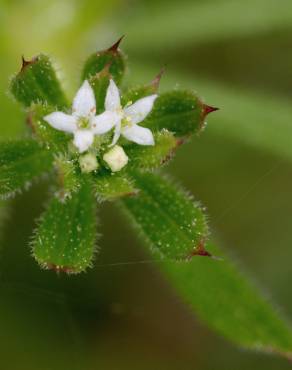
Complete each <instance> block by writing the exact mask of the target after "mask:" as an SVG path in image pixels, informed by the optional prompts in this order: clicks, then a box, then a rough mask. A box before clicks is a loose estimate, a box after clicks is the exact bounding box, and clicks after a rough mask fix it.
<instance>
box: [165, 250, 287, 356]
mask: <svg viewBox="0 0 292 370" xmlns="http://www.w3.org/2000/svg"><path fill="white" fill-rule="evenodd" d="M207 249H208V250H210V251H211V252H212V253H214V254H215V255H220V254H222V253H221V252H220V251H219V250H218V249H217V248H215V247H214V246H213V245H210V246H209V245H208V246H207ZM159 267H160V268H161V269H162V271H163V272H164V273H165V274H166V276H167V278H168V279H169V281H170V282H171V284H172V285H173V286H174V288H175V289H176V291H177V292H178V294H179V295H180V296H181V297H182V298H183V299H184V301H185V302H186V303H188V304H189V305H190V307H191V308H192V309H193V310H194V311H195V312H196V314H197V315H198V316H199V317H200V319H201V320H202V321H204V322H205V323H206V324H207V325H208V326H209V327H210V328H212V329H215V330H216V331H218V332H219V333H220V334H221V335H223V336H225V337H226V338H228V339H229V340H230V341H232V342H235V343H236V344H238V345H240V346H244V347H246V348H249V349H254V350H262V351H266V352H275V353H280V354H282V355H284V356H287V357H290V358H291V357H292V328H291V325H290V324H289V323H288V322H287V321H286V320H285V319H284V318H283V317H282V315H280V313H279V312H277V310H276V309H275V308H274V307H273V305H272V304H271V303H270V302H269V301H268V300H267V299H265V298H264V297H263V295H262V294H261V292H260V291H259V290H258V289H256V288H255V287H254V284H253V283H251V282H250V281H249V280H248V279H246V277H244V275H243V274H242V273H241V272H239V270H238V268H237V266H235V265H234V264H233V263H232V262H231V261H230V260H229V258H228V257H227V256H224V259H223V260H222V261H218V260H215V259H212V258H196V257H194V258H193V259H192V260H191V261H190V262H188V263H173V262H170V261H165V262H164V261H163V262H162V263H160V264H159Z"/></svg>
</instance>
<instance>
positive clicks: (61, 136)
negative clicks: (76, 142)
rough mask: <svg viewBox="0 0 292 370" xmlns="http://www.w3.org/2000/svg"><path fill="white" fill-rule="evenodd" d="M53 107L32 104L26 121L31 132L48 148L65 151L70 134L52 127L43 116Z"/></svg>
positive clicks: (50, 111) (51, 110)
mask: <svg viewBox="0 0 292 370" xmlns="http://www.w3.org/2000/svg"><path fill="white" fill-rule="evenodd" d="M53 111H54V109H53V108H52V107H51V106H48V105H42V104H33V105H32V106H31V108H30V109H29V112H28V116H27V123H28V126H29V127H30V129H31V131H32V134H33V135H34V136H35V138H36V139H38V140H39V141H40V142H42V143H43V144H44V145H45V146H46V147H47V148H48V149H53V150H55V151H63V152H64V151H65V150H66V149H67V148H68V143H69V141H70V139H71V137H70V135H68V134H66V133H65V132H63V131H59V130H56V129H54V128H53V127H52V126H51V125H49V124H48V122H46V121H45V120H44V119H43V118H44V117H45V116H46V115H48V114H50V113H52V112H53Z"/></svg>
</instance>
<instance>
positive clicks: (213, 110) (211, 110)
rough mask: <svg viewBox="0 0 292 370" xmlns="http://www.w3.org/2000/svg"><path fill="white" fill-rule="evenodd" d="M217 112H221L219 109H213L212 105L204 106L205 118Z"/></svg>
mask: <svg viewBox="0 0 292 370" xmlns="http://www.w3.org/2000/svg"><path fill="white" fill-rule="evenodd" d="M217 110H219V108H215V107H211V106H210V105H207V104H204V105H203V112H204V115H205V116H207V115H208V114H210V113H212V112H216V111H217Z"/></svg>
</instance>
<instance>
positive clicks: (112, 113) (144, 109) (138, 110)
mask: <svg viewBox="0 0 292 370" xmlns="http://www.w3.org/2000/svg"><path fill="white" fill-rule="evenodd" d="M156 98H157V95H156V94H154V95H150V96H147V97H145V98H142V99H139V100H137V101H136V102H135V103H134V104H132V105H126V106H125V107H124V108H122V106H121V101H120V93H119V90H118V88H117V86H116V84H115V82H114V81H113V80H110V83H109V87H108V89H107V93H106V98H105V112H104V113H102V114H100V115H98V116H97V117H95V122H96V123H97V126H96V133H98V134H104V133H106V132H108V131H109V130H111V129H112V128H113V127H114V128H115V132H114V137H113V142H112V144H111V146H113V145H115V144H116V142H117V141H118V139H119V137H120V135H123V136H124V137H125V138H126V139H128V140H130V141H133V142H135V143H137V144H140V145H154V138H153V135H152V132H151V131H150V130H149V129H148V128H145V127H141V126H138V125H137V123H139V122H142V121H143V120H144V119H145V118H146V116H147V115H148V114H149V113H150V112H151V110H152V108H153V104H154V101H155V99H156Z"/></svg>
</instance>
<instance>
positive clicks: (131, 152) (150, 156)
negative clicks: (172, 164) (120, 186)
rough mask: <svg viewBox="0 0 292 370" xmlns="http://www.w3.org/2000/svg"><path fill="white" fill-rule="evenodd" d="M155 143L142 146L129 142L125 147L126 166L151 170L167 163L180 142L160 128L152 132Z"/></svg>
mask: <svg viewBox="0 0 292 370" xmlns="http://www.w3.org/2000/svg"><path fill="white" fill-rule="evenodd" d="M154 139H155V145H153V146H142V145H137V144H130V145H128V146H127V147H125V150H126V153H127V155H128V157H129V163H128V165H127V166H128V168H131V169H138V170H139V169H140V170H153V169H155V168H158V167H161V166H162V165H163V164H165V163H167V162H168V161H169V160H170V159H171V157H172V156H173V153H174V151H175V149H176V148H177V147H178V145H179V144H180V142H179V140H178V139H176V138H175V137H174V135H173V134H172V133H171V132H169V131H167V130H162V131H160V132H157V133H155V134H154Z"/></svg>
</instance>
